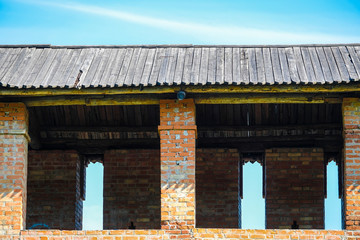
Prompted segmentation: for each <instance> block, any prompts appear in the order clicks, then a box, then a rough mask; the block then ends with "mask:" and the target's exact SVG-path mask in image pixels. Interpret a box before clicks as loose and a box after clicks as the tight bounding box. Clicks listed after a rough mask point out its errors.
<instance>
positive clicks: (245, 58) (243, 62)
mask: <svg viewBox="0 0 360 240" xmlns="http://www.w3.org/2000/svg"><path fill="white" fill-rule="evenodd" d="M239 52H240V84H245V85H248V84H249V82H250V75H249V55H248V51H247V49H246V48H240V49H239Z"/></svg>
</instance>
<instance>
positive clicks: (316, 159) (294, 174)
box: [265, 148, 324, 229]
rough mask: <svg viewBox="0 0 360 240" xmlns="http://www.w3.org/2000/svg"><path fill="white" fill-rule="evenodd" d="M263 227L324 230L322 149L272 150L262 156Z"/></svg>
mask: <svg viewBox="0 0 360 240" xmlns="http://www.w3.org/2000/svg"><path fill="white" fill-rule="evenodd" d="M265 161H266V162H265V163H266V164H265V166H266V228H267V229H273V228H285V229H290V228H291V225H292V223H293V221H296V222H297V224H298V225H299V228H300V229H323V228H324V153H323V150H322V149H321V148H274V149H267V150H266V153H265Z"/></svg>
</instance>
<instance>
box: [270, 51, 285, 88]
mask: <svg viewBox="0 0 360 240" xmlns="http://www.w3.org/2000/svg"><path fill="white" fill-rule="evenodd" d="M270 53H271V62H272V66H273V71H274V80H275V83H277V84H282V83H283V76H282V72H281V65H280V59H279V52H278V49H277V48H270Z"/></svg>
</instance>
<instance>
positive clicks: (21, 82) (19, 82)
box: [13, 49, 44, 87]
mask: <svg viewBox="0 0 360 240" xmlns="http://www.w3.org/2000/svg"><path fill="white" fill-rule="evenodd" d="M43 52H44V49H34V53H33V56H32V57H31V59H29V63H28V64H26V65H25V66H23V68H24V71H23V72H21V74H20V71H19V72H18V73H19V75H17V76H14V77H13V78H14V80H13V81H14V83H13V85H16V86H17V87H23V86H25V85H26V82H27V79H28V78H29V77H30V76H31V72H32V70H33V68H34V67H35V66H36V63H37V62H38V61H39V60H40V57H41V55H43ZM35 59H36V60H35Z"/></svg>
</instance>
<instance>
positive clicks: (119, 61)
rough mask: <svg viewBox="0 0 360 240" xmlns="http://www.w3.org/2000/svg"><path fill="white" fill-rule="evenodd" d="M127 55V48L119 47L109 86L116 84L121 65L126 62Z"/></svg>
mask: <svg viewBox="0 0 360 240" xmlns="http://www.w3.org/2000/svg"><path fill="white" fill-rule="evenodd" d="M125 56H126V49H118V51H117V55H116V58H115V61H114V64H113V67H112V68H111V72H110V76H109V82H108V84H107V86H109V87H114V86H115V84H116V80H117V78H118V76H119V74H120V71H121V67H122V65H123V63H124V59H125Z"/></svg>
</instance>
